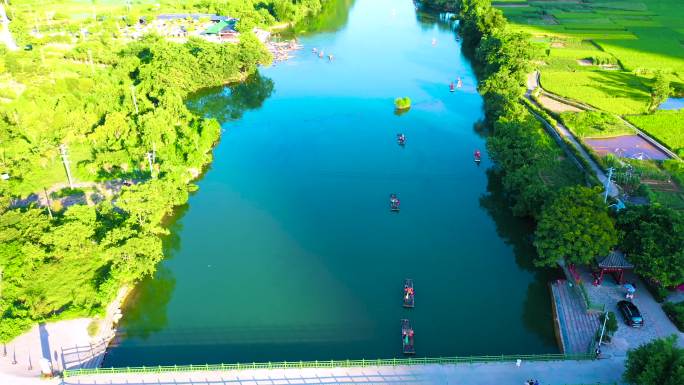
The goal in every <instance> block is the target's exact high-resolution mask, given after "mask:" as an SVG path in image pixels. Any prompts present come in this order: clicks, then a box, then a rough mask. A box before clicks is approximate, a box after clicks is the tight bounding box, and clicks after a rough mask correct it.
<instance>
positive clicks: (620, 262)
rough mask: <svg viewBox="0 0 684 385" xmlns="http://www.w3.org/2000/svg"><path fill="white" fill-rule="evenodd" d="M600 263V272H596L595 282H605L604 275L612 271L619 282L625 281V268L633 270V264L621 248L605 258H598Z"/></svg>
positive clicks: (598, 283) (597, 261) (598, 263)
mask: <svg viewBox="0 0 684 385" xmlns="http://www.w3.org/2000/svg"><path fill="white" fill-rule="evenodd" d="M596 263H597V265H598V272H597V273H596V274H595V276H594V278H595V282H594V283H595V284H597V285H600V284H601V282H603V275H604V274H605V273H611V274H613V276H614V277H615V280H616V281H617V283H618V284H620V285H622V284H623V283H624V273H625V270H633V269H634V265H632V264H631V263H630V262H629V261H628V260H627V257H626V256H625V254H624V253H623V252H621V251H619V250H612V251H611V252H610V253H608V255H607V256H605V257H603V258H596Z"/></svg>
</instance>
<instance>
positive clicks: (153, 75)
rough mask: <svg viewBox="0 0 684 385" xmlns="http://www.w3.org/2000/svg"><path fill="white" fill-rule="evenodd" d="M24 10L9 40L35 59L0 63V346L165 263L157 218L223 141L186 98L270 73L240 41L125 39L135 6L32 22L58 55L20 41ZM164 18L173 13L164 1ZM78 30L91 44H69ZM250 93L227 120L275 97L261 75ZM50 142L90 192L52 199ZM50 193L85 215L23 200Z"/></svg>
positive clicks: (55, 181) (257, 9)
mask: <svg viewBox="0 0 684 385" xmlns="http://www.w3.org/2000/svg"><path fill="white" fill-rule="evenodd" d="M320 4H321V2H320V1H319V0H304V1H290V0H274V1H260V2H254V1H252V0H241V1H231V2H228V3H225V2H210V1H203V2H187V3H184V4H183V7H184V8H183V9H186V10H194V11H204V12H207V11H209V12H212V11H216V12H219V13H222V14H226V13H227V14H230V15H231V16H238V15H240V16H244V20H243V19H242V18H241V22H243V26H245V25H248V23H249V21H248V19H249V17H250V15H252V16H253V17H254V18H257V16H259V17H261V19H259V20H256V19H255V21H254V23H256V24H263V23H272V22H275V21H295V20H297V19H299V18H302V17H304V16H305V15H308V14H310V13H312V12H316V11H317V10H319V9H320ZM24 5H26V2H23V3H22V2H20V1H17V2H14V3H13V5H12V8H13V11H14V12H13V13H12V14H13V20H12V26H13V27H12V28H13V29H15V30H16V31H18V33H17V37H18V38H19V39H20V40H23V41H24V42H31V43H32V44H33V49H32V50H21V51H17V52H7V51H5V50H2V57H1V58H0V63H2V64H1V65H0V84H2V85H3V89H4V85H8V87H9V91H8V92H6V93H4V94H3V95H2V97H3V98H6V99H4V100H3V103H0V142H2V150H1V151H0V172H2V173H8V174H9V175H10V179H9V180H8V181H1V182H0V197H2V198H0V272H1V274H2V282H1V287H0V290H1V292H2V296H1V297H0V316H1V317H2V322H1V323H0V341H7V340H9V339H11V338H12V337H14V336H16V335H17V334H18V333H20V332H22V331H23V330H25V329H26V328H28V327H29V326H30V325H31V324H32V323H33V322H36V321H42V320H46V319H54V318H58V317H68V316H82V315H90V314H93V313H98V312H101V311H102V309H103V308H104V307H105V306H106V304H107V303H108V302H109V301H111V299H112V298H113V296H114V295H115V293H116V292H117V290H118V288H119V287H121V285H122V284H126V283H133V282H136V281H138V280H139V279H140V278H141V277H144V276H146V275H149V274H151V273H152V272H154V270H155V265H156V264H157V262H158V261H159V260H161V259H162V258H163V248H162V238H161V237H162V236H163V235H164V234H166V229H165V228H164V225H163V219H164V218H165V217H166V216H167V215H169V214H170V213H171V212H172V210H173V208H174V207H176V206H178V205H181V204H184V203H185V202H186V201H187V197H188V193H189V192H190V191H192V190H193V189H194V188H195V187H194V186H193V185H192V184H190V183H189V182H190V181H191V180H192V179H193V178H195V177H196V176H197V175H199V173H200V172H201V170H202V168H203V167H205V166H206V165H207V164H208V163H209V162H210V161H211V149H212V147H213V145H214V144H215V143H216V141H217V140H218V139H219V135H220V127H219V124H218V123H217V122H216V121H215V120H209V119H205V118H203V117H201V116H199V115H197V114H195V113H193V112H191V111H190V110H189V109H188V108H187V107H186V105H185V98H186V97H187V95H188V93H189V92H193V91H195V90H197V89H199V88H202V87H208V86H218V85H223V84H225V83H227V82H235V81H241V80H243V79H245V78H246V77H248V76H249V74H253V73H254V72H255V71H256V67H257V65H258V64H267V63H269V61H270V55H269V53H268V52H267V51H266V49H265V47H264V46H263V45H262V44H261V43H260V42H259V41H258V40H257V39H256V37H255V36H254V35H253V34H252V33H251V32H249V31H247V32H244V31H243V32H242V33H241V35H240V41H239V43H237V44H214V43H209V42H207V41H204V40H201V39H195V38H191V39H190V40H189V41H187V42H186V43H184V44H179V43H172V42H169V41H167V40H165V39H163V38H161V37H158V36H153V35H149V36H145V37H143V38H142V39H139V40H134V41H126V40H123V39H121V38H120V35H119V31H118V26H117V23H114V22H113V20H114V19H115V18H118V17H120V16H121V15H120V14H116V12H124V11H125V12H128V14H127V16H126V15H124V16H126V17H127V19H128V20H129V21H132V22H137V17H138V16H139V15H141V14H146V13H149V12H151V11H152V9H153V8H154V7H151V8H149V9H148V8H145V7H144V6H133V7H132V8H131V9H130V10H126V9H125V8H124V7H123V6H116V7H115V6H111V7H109V8H107V7H105V6H104V5H103V6H99V5H98V6H97V8H96V9H97V10H98V12H99V11H102V10H104V9H106V10H107V12H108V13H107V15H108V16H115V17H112V18H109V17H108V16H102V17H98V18H94V19H92V20H91V19H88V20H76V21H75V20H69V18H68V17H67V16H64V17H62V16H60V17H59V18H57V19H59V20H55V18H56V16H55V17H53V18H52V19H51V20H48V21H46V22H45V24H41V25H40V27H38V24H36V26H35V28H41V29H42V32H43V33H44V34H45V35H46V36H47V35H49V36H61V35H60V34H61V33H63V30H66V31H72V32H68V34H70V35H68V36H67V38H66V39H64V41H63V42H61V41H60V42H58V43H59V44H57V45H55V41H53V40H46V39H43V38H40V37H37V35H36V34H35V33H29V32H28V31H29V30H30V28H28V24H27V20H26V19H25V16H26V12H25V11H26V10H27V9H30V8H23V6H24ZM32 5H33V6H36V7H42V6H43V5H42V4H32ZM264 5H266V6H267V7H266V8H264V7H263V6H264ZM51 6H54V5H51V4H47V5H45V7H46V9H47V8H48V7H51ZM78 6H80V5H78ZM69 7H71V5H70V4H68V5H65V8H67V9H71V8H69ZM74 7H76V6H74ZM212 7H227V8H226V9H218V8H212ZM76 9H79V8H76ZM94 9H95V8H94ZM161 9H163V10H165V11H172V10H174V8H172V6H170V5H169V4H168V3H165V2H163V3H162V5H161ZM179 10H180V9H179ZM156 11H157V12H159V10H158V9H157V10H156ZM243 11H244V12H245V13H244V14H241V13H240V12H243ZM233 12H234V13H233ZM45 13H46V14H47V13H48V12H45ZM98 16H99V15H98ZM36 23H38V22H37V21H36ZM85 27H87V29H88V34H82V35H77V32H78V31H80V30H81V28H85ZM55 29H56V32H54V34H52V32H50V31H54V30H55ZM73 31H76V32H73ZM249 81H250V82H258V85H259V87H255V89H256V91H255V93H254V94H252V93H250V92H245V91H244V90H241V89H240V87H235V86H233V87H230V91H231V95H230V98H228V99H227V102H228V103H229V104H230V107H231V108H230V111H231V116H239V115H240V114H241V113H242V111H244V110H245V109H247V108H252V107H254V106H258V105H260V103H261V102H262V101H263V99H264V98H266V97H267V96H268V95H269V94H270V92H271V91H272V88H273V86H272V83H271V82H270V81H268V80H267V79H263V78H262V77H260V76H258V75H252V76H251V77H249ZM48 111H49V113H46V112H48ZM60 144H67V145H68V148H69V156H70V160H71V167H70V168H71V170H72V172H73V174H74V178H75V179H76V181H77V182H78V183H81V184H84V185H86V186H91V187H86V188H84V189H78V190H70V191H60V186H63V185H66V183H65V182H66V177H65V173H64V169H63V166H62V164H61V159H60V157H59V150H58V146H59V145H60ZM148 154H153V158H152V159H153V160H152V161H151V162H152V163H153V165H152V169H151V170H150V167H149V163H148V162H149V160H148V157H149V155H148ZM124 181H125V183H123V182H124ZM92 186H95V187H92ZM50 187H54V188H53V191H55V193H54V194H52V197H53V198H59V197H60V196H63V195H68V196H69V197H75V196H78V197H79V199H80V198H85V197H88V198H89V200H88V201H87V202H88V204H86V201H85V199H83V202H81V204H68V205H66V204H65V205H62V204H61V202H60V201H56V202H53V205H52V208H53V210H52V212H47V211H46V209H45V207H41V206H39V205H35V204H30V202H31V201H32V200H31V199H29V200H22V198H25V197H27V196H29V198H31V197H36V194H37V193H39V192H42V191H43V188H50ZM92 189H95V190H96V191H97V193H96V194H93V193H92V191H91V190H92ZM41 195H42V194H41Z"/></svg>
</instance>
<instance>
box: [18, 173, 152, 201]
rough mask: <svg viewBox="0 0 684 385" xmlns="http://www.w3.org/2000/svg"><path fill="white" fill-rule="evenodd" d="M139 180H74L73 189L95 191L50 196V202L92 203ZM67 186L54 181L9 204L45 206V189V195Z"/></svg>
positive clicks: (67, 185) (116, 192)
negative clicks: (49, 185)
mask: <svg viewBox="0 0 684 385" xmlns="http://www.w3.org/2000/svg"><path fill="white" fill-rule="evenodd" d="M140 182H141V180H137V179H112V180H108V181H105V182H76V183H74V184H73V188H74V189H93V190H95V191H94V192H90V193H89V192H87V191H86V192H85V194H84V195H79V194H73V195H67V196H64V197H60V198H50V202H54V201H59V202H60V203H61V205H62V207H69V206H73V205H75V204H87V205H94V204H96V203H97V202H98V201H99V200H100V199H102V198H104V197H111V196H113V195H116V194H118V193H119V192H120V191H121V188H123V186H126V185H130V184H137V183H140ZM68 187H69V184H68V183H66V182H59V183H55V184H54V185H52V186H51V187H50V188H48V189H47V190H45V191H37V192H34V193H31V194H30V195H29V196H27V197H26V198H23V199H15V200H14V201H12V205H11V206H12V207H26V206H28V205H30V204H32V203H35V204H37V205H38V206H40V207H46V206H47V205H48V200H47V197H46V191H47V196H51V195H52V194H53V193H55V192H58V191H61V190H63V189H65V188H68Z"/></svg>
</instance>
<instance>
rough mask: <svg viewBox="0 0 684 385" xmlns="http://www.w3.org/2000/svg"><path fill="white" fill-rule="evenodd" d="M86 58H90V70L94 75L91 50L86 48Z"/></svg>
mask: <svg viewBox="0 0 684 385" xmlns="http://www.w3.org/2000/svg"><path fill="white" fill-rule="evenodd" d="M88 60H90V72H92V73H93V75H95V62H93V51H91V50H88Z"/></svg>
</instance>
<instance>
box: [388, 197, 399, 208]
mask: <svg viewBox="0 0 684 385" xmlns="http://www.w3.org/2000/svg"><path fill="white" fill-rule="evenodd" d="M390 210H391V211H394V212H399V198H397V194H390Z"/></svg>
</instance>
